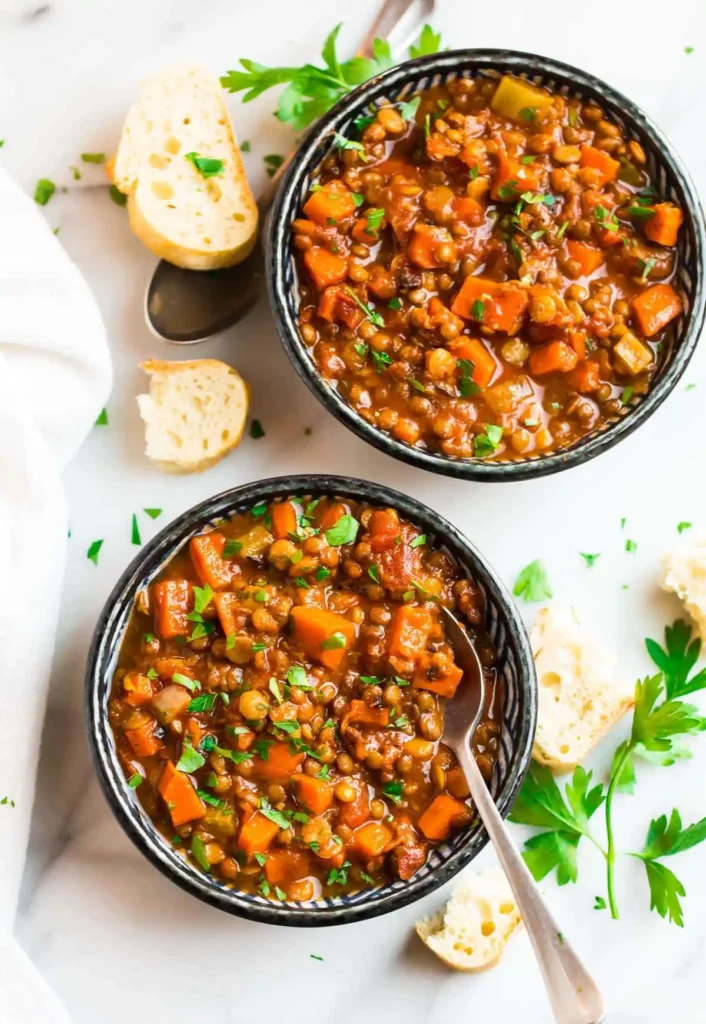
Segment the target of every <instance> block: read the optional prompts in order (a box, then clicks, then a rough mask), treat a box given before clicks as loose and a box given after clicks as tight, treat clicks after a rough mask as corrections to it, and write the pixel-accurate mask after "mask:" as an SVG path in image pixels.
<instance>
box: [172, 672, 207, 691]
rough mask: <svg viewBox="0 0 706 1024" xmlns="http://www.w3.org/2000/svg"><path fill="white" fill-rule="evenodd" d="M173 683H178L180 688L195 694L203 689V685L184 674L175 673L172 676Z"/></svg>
mask: <svg viewBox="0 0 706 1024" xmlns="http://www.w3.org/2000/svg"><path fill="white" fill-rule="evenodd" d="M172 682H173V683H177V684H178V685H179V686H185V687H186V689H187V690H190V691H191V693H195V692H196V691H197V690H200V689H201V684H200V683H198V682H197V681H196V680H195V679H192V678H191V677H190V676H185V675H184V674H183V672H175V673H174V675H173V676H172Z"/></svg>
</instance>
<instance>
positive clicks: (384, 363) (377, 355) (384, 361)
mask: <svg viewBox="0 0 706 1024" xmlns="http://www.w3.org/2000/svg"><path fill="white" fill-rule="evenodd" d="M370 354H371V356H372V357H373V362H374V363H375V369H376V370H377V371H378V373H382V372H383V370H386V369H387V368H388V366H391V365H392V360H391V359H390V357H389V356H388V354H387V352H376V351H375V349H372V350H371V352H370Z"/></svg>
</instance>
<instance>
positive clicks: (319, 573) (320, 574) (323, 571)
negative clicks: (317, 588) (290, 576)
mask: <svg viewBox="0 0 706 1024" xmlns="http://www.w3.org/2000/svg"><path fill="white" fill-rule="evenodd" d="M330 575H331V570H330V569H327V568H326V566H325V565H320V566H319V568H318V569H317V570H316V580H317V582H318V583H321V581H322V580H325V579H326V578H327V577H328V576H330Z"/></svg>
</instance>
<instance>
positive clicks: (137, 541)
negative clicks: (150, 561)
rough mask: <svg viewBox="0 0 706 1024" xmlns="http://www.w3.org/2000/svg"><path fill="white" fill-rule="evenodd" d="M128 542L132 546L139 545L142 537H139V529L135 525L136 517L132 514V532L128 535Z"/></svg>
mask: <svg viewBox="0 0 706 1024" xmlns="http://www.w3.org/2000/svg"><path fill="white" fill-rule="evenodd" d="M130 540H131V541H132V543H133V544H136V545H138V547H139V545H140V544H141V543H142V537H140V527H139V526H138V525H137V516H136V515H135V513H134V512H133V514H132V532H131V534H130Z"/></svg>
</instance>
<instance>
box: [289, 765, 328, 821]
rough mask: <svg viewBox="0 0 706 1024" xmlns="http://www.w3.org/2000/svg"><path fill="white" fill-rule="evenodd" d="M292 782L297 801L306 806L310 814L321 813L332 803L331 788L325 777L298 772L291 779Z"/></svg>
mask: <svg viewBox="0 0 706 1024" xmlns="http://www.w3.org/2000/svg"><path fill="white" fill-rule="evenodd" d="M292 784H293V786H294V792H295V793H296V796H297V801H298V802H299V803H300V804H303V805H304V806H305V807H308V809H309V810H310V811H311V813H312V814H323V813H324V811H327V810H328V809H329V807H330V806H331V804H332V803H333V789H332V788H331V783H330V782H327V780H326V779H319V778H317V777H316V776H315V775H304V773H303V772H299V774H298V775H295V776H294V778H293V779H292Z"/></svg>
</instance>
